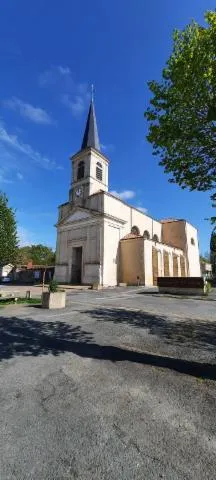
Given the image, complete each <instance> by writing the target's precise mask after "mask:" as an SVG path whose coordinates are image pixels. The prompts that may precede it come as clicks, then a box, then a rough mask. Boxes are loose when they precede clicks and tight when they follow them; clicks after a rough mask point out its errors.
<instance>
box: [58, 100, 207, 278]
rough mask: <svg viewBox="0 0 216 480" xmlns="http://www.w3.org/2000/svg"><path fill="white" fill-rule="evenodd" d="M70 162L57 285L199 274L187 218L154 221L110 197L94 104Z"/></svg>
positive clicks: (62, 210)
mask: <svg viewBox="0 0 216 480" xmlns="http://www.w3.org/2000/svg"><path fill="white" fill-rule="evenodd" d="M71 161H72V179H71V188H70V192H69V200H68V202H66V203H64V204H62V205H60V206H59V216H58V223H57V247H56V267H55V279H56V280H57V281H59V282H64V283H65V282H66V283H73V284H98V285H103V286H115V285H118V284H119V283H126V284H128V285H137V284H141V285H148V286H151V285H156V284H157V277H158V276H175V277H176V276H189V277H199V276H200V275H201V271H200V262H199V244H198V236H197V230H196V228H194V227H193V226H192V225H190V224H189V223H188V222H187V221H186V220H176V219H168V220H162V221H158V220H155V219H153V218H152V217H150V216H148V215H146V214H144V213H143V212H141V211H139V210H138V209H137V208H134V207H132V206H130V205H128V204H126V203H125V202H123V201H122V200H120V199H119V198H117V197H115V196H114V195H112V194H111V193H109V191H108V173H109V160H108V159H107V158H106V156H105V155H103V153H101V150H100V143H99V138H98V130H97V123H96V116H95V108H94V102H93V100H92V101H91V104H90V108H89V113H88V118H87V123H86V128H85V132H84V137H83V142H82V146H81V150H80V151H79V152H78V153H76V154H75V155H73V156H72V157H71Z"/></svg>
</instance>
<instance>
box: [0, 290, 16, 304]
mask: <svg viewBox="0 0 216 480" xmlns="http://www.w3.org/2000/svg"><path fill="white" fill-rule="evenodd" d="M18 298H19V292H7V291H6V290H3V291H0V301H5V300H14V302H17V299H18Z"/></svg>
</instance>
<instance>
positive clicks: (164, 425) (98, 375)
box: [0, 288, 216, 480]
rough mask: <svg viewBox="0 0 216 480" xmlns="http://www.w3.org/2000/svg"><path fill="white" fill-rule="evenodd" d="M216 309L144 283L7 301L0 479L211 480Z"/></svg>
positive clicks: (0, 336)
mask: <svg viewBox="0 0 216 480" xmlns="http://www.w3.org/2000/svg"><path fill="white" fill-rule="evenodd" d="M143 292H145V293H143ZM215 311H216V304H215V303H214V302H210V301H198V300H188V299H173V298H163V297H159V296H158V297H157V296H154V295H148V294H147V292H146V290H143V289H142V288H141V289H135V288H134V289H133V288H131V289H109V290H107V291H104V290H102V291H98V292H97V291H83V292H76V291H73V292H70V293H68V296H67V307H66V309H65V310H61V311H43V310H41V309H40V308H33V307H24V306H18V307H17V306H12V307H7V308H5V309H3V310H1V311H0V360H1V363H0V370H1V372H0V373H1V374H0V408H1V413H2V414H3V415H2V416H1V420H0V446H1V475H0V478H1V479H2V480H15V479H16V480H17V479H19V480H38V479H40V480H57V479H58V480H61V479H78V480H84V479H85V480H90V479H92V480H101V479H105V480H113V479H121V480H125V479H128V480H129V479H130V480H131V479H140V480H143V479H150V480H151V479H160V478H164V479H170V480H171V479H172V480H173V479H182V480H183V479H184V480H185V479H196V480H197V479H198V480H199V479H200V480H201V479H204V478H205V479H212V480H213V479H215V469H216V424H215V414H216V382H215V380H216V360H215V348H216V314H215Z"/></svg>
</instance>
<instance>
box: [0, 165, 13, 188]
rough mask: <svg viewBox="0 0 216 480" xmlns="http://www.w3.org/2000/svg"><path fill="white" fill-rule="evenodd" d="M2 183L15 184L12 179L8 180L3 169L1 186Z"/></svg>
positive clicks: (0, 179)
mask: <svg viewBox="0 0 216 480" xmlns="http://www.w3.org/2000/svg"><path fill="white" fill-rule="evenodd" d="M2 183H6V184H10V183H14V182H13V180H12V179H10V178H7V172H6V171H5V170H4V169H3V168H1V169H0V184H2Z"/></svg>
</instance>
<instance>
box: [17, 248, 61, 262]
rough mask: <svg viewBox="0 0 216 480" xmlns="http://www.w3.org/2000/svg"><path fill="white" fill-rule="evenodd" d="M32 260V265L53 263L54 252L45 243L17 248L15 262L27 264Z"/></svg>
mask: <svg viewBox="0 0 216 480" xmlns="http://www.w3.org/2000/svg"><path fill="white" fill-rule="evenodd" d="M30 261H32V263H33V265H54V264H55V253H54V252H53V250H52V249H51V248H49V247H47V246H46V245H41V244H39V245H30V246H25V247H21V248H19V251H18V257H17V263H20V264H27V263H28V262H30Z"/></svg>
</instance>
